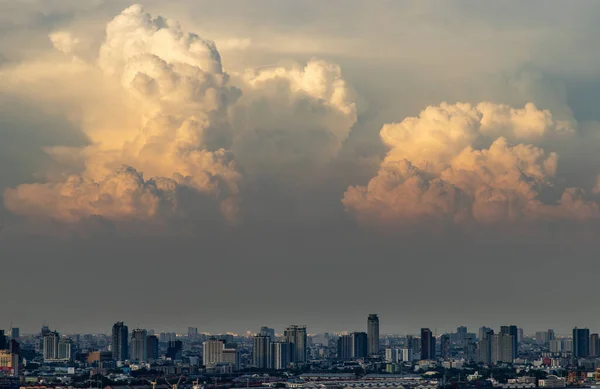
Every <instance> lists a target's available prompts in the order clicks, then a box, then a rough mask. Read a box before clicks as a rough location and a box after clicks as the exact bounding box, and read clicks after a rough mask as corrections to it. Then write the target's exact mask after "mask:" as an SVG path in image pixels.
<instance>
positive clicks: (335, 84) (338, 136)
mask: <svg viewBox="0 0 600 389" xmlns="http://www.w3.org/2000/svg"><path fill="white" fill-rule="evenodd" d="M241 78H242V82H243V84H244V85H245V89H244V96H243V97H242V99H241V101H240V104H238V105H237V106H236V107H235V109H234V110H233V113H232V117H233V119H232V121H233V125H234V127H235V136H234V144H233V149H234V152H235V154H236V157H238V158H239V160H240V161H241V162H242V163H243V164H244V167H245V168H246V169H247V170H248V172H249V173H250V174H276V173H278V172H281V171H284V172H285V174H286V175H291V176H292V177H293V178H294V179H298V174H297V173H298V172H297V168H298V167H301V168H302V172H303V174H304V175H305V176H306V175H311V174H314V170H313V169H311V167H315V166H322V165H323V164H325V163H327V162H328V161H330V160H331V159H332V158H333V157H335V156H336V155H337V153H338V152H339V151H340V149H341V147H342V145H343V143H344V141H345V140H346V139H347V138H348V135H349V134H350V130H351V128H352V126H353V125H354V123H356V120H357V108H356V103H355V98H354V95H353V92H352V90H351V88H350V87H349V86H348V84H347V82H346V81H345V80H344V78H343V75H342V71H341V69H340V67H339V66H338V65H335V64H332V63H329V62H326V61H322V60H316V59H313V60H311V61H309V62H308V63H307V64H306V65H305V66H303V67H302V66H298V65H293V66H289V67H285V66H276V67H269V68H263V69H258V70H252V71H250V70H249V71H247V72H246V73H245V74H244V75H243V76H242V77H241Z"/></svg>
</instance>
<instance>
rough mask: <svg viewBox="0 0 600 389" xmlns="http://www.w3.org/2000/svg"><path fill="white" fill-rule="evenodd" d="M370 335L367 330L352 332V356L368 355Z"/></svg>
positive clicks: (364, 356)
mask: <svg viewBox="0 0 600 389" xmlns="http://www.w3.org/2000/svg"><path fill="white" fill-rule="evenodd" d="M368 338H369V336H368V335H367V334H366V333H365V332H353V333H352V358H355V359H358V358H366V357H367V356H368V348H369V345H368V343H369V340H368Z"/></svg>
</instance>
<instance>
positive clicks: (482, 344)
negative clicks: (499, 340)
mask: <svg viewBox="0 0 600 389" xmlns="http://www.w3.org/2000/svg"><path fill="white" fill-rule="evenodd" d="M482 328H483V330H480V336H479V358H478V361H479V362H480V363H483V364H486V365H487V364H490V363H492V337H493V336H494V330H492V329H490V328H487V327H482Z"/></svg>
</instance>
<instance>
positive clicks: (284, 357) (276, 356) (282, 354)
mask: <svg viewBox="0 0 600 389" xmlns="http://www.w3.org/2000/svg"><path fill="white" fill-rule="evenodd" d="M271 348H272V351H271V354H272V356H273V365H272V367H273V369H275V370H285V369H287V368H288V366H289V365H290V363H291V362H292V351H293V344H292V343H289V342H273V343H271Z"/></svg>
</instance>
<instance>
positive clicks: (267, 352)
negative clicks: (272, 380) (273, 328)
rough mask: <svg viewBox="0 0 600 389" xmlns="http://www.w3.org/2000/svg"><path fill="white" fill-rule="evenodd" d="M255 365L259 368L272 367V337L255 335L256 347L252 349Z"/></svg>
mask: <svg viewBox="0 0 600 389" xmlns="http://www.w3.org/2000/svg"><path fill="white" fill-rule="evenodd" d="M252 361H253V365H254V367H255V368H257V369H270V368H271V337H270V336H263V335H259V334H256V335H254V349H253V350H252Z"/></svg>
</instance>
